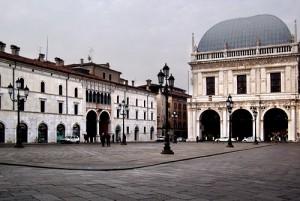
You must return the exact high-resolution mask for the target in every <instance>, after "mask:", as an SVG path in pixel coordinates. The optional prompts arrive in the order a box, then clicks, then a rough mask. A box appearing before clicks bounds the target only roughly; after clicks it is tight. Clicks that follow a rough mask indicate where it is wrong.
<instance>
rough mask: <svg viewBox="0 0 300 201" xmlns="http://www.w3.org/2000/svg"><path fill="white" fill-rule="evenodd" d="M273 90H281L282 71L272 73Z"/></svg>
mask: <svg viewBox="0 0 300 201" xmlns="http://www.w3.org/2000/svg"><path fill="white" fill-rule="evenodd" d="M270 78H271V92H272V93H276V92H281V75H280V73H271V74H270Z"/></svg>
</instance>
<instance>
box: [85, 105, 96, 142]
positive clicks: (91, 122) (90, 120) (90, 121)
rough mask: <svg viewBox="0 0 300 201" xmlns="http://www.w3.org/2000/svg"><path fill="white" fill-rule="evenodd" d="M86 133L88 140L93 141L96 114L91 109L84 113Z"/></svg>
mask: <svg viewBox="0 0 300 201" xmlns="http://www.w3.org/2000/svg"><path fill="white" fill-rule="evenodd" d="M86 133H87V137H88V139H89V140H90V142H93V139H95V138H96V135H97V114H96V112H95V111H93V110H91V111H89V112H88V113H87V115H86Z"/></svg>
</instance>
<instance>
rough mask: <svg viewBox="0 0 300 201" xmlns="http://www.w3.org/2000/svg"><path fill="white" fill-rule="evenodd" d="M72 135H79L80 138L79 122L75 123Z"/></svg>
mask: <svg viewBox="0 0 300 201" xmlns="http://www.w3.org/2000/svg"><path fill="white" fill-rule="evenodd" d="M72 135H73V136H77V137H79V139H80V126H79V125H78V124H74V126H73V132H72Z"/></svg>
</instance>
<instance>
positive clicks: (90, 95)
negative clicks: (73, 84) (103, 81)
mask: <svg viewBox="0 0 300 201" xmlns="http://www.w3.org/2000/svg"><path fill="white" fill-rule="evenodd" d="M89 102H90V103H91V102H93V92H92V91H90V92H89Z"/></svg>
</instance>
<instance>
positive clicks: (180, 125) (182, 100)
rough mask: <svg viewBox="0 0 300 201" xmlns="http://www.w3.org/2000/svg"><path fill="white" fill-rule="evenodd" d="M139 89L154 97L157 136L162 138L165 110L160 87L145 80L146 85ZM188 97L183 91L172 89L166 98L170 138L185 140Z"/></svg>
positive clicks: (164, 100) (163, 97)
mask: <svg viewBox="0 0 300 201" xmlns="http://www.w3.org/2000/svg"><path fill="white" fill-rule="evenodd" d="M139 88H142V89H145V90H147V91H151V92H152V93H154V94H155V95H156V104H157V116H155V117H157V135H158V136H164V128H165V122H166V121H165V116H166V115H165V108H166V99H165V96H164V94H162V93H161V90H160V86H159V85H158V84H153V83H152V81H151V80H147V84H146V85H141V86H139ZM189 97H190V96H189V95H188V94H186V92H185V90H184V89H180V88H177V87H173V89H172V90H171V92H170V94H169V97H168V105H167V107H168V112H169V114H168V117H169V119H168V124H169V133H170V135H171V138H173V137H174V136H176V137H183V138H185V139H186V138H187V125H188V122H187V99H188V98H189Z"/></svg>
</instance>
